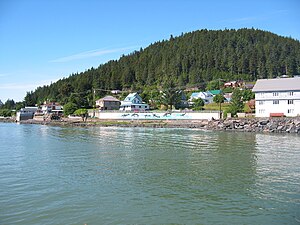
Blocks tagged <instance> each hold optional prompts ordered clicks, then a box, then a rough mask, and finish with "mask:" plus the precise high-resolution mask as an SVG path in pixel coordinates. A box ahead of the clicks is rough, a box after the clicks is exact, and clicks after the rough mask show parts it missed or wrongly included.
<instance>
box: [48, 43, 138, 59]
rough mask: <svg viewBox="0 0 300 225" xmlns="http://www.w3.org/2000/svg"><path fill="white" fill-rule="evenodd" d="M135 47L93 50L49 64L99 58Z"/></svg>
mask: <svg viewBox="0 0 300 225" xmlns="http://www.w3.org/2000/svg"><path fill="white" fill-rule="evenodd" d="M136 47H137V46H131V47H126V48H115V49H107V50H103V49H102V50H101V49H95V50H91V51H86V52H81V53H78V54H74V55H70V56H65V57H62V58H57V59H53V60H50V61H49V62H52V63H59V62H70V61H74V60H79V59H86V58H91V57H96V56H100V55H106V54H110V53H115V52H123V51H126V50H129V49H134V48H136Z"/></svg>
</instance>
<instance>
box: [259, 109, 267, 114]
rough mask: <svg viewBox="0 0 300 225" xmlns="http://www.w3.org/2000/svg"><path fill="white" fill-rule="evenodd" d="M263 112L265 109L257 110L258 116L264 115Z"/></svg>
mask: <svg viewBox="0 0 300 225" xmlns="http://www.w3.org/2000/svg"><path fill="white" fill-rule="evenodd" d="M265 111H266V110H265V109H259V110H258V113H259V114H263V113H265Z"/></svg>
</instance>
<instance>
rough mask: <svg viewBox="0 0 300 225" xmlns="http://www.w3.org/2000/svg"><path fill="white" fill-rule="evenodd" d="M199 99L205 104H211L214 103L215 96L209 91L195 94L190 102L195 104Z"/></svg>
mask: <svg viewBox="0 0 300 225" xmlns="http://www.w3.org/2000/svg"><path fill="white" fill-rule="evenodd" d="M199 98H201V99H202V100H203V101H204V104H209V103H212V102H213V98H214V96H213V95H212V94H211V93H210V92H208V91H206V92H204V91H201V92H194V93H192V95H191V97H190V102H193V100H194V99H199Z"/></svg>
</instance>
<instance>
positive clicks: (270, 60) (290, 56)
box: [25, 29, 300, 106]
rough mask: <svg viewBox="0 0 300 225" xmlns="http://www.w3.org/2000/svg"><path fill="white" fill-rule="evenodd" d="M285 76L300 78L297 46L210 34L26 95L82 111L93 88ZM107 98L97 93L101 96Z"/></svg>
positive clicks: (249, 32) (263, 35) (249, 33)
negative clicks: (77, 104) (74, 102)
mask: <svg viewBox="0 0 300 225" xmlns="http://www.w3.org/2000/svg"><path fill="white" fill-rule="evenodd" d="M283 74H287V75H293V74H300V42H299V41H298V40H294V39H292V38H287V37H281V36H278V35H276V34H273V33H270V32H266V31H262V30H256V29H239V30H233V29H231V30H227V29H226V30H206V29H205V30H199V31H194V32H189V33H186V34H182V35H180V36H178V37H173V36H172V35H171V37H170V39H169V40H162V41H158V42H156V43H153V44H151V45H150V46H148V47H147V48H145V49H140V51H135V52H132V53H131V54H129V55H127V56H122V57H120V59H119V60H112V61H109V62H107V63H105V64H102V65H100V66H99V67H98V68H91V69H88V70H87V71H85V72H82V73H78V74H72V75H70V76H69V77H68V78H63V79H61V80H59V81H57V82H55V83H53V84H51V85H49V86H43V87H38V88H37V89H36V90H35V91H33V92H28V93H27V95H26V97H25V102H26V104H27V105H33V104H35V103H40V102H43V101H44V100H46V99H48V100H53V101H59V102H61V103H63V104H64V103H66V102H67V101H69V100H70V98H76V97H77V98H80V99H82V101H83V102H82V104H83V105H85V106H91V105H92V99H93V93H92V89H93V88H96V89H105V90H111V89H120V90H124V89H127V90H128V89H130V90H133V91H136V90H143V89H145V88H149V87H150V86H152V87H159V86H161V84H162V83H163V82H164V81H165V80H173V81H174V82H176V84H177V85H178V86H180V87H191V86H200V87H203V86H205V85H206V83H207V82H208V81H211V80H214V79H218V78H222V79H225V80H241V79H242V80H247V81H255V80H256V79H259V78H273V77H277V76H279V75H283ZM72 93H80V94H77V96H76V95H75V94H72ZM104 94H106V93H105V92H101V91H97V95H98V96H101V95H104ZM78 95H79V96H78Z"/></svg>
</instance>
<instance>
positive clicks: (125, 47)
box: [0, 0, 300, 103]
mask: <svg viewBox="0 0 300 225" xmlns="http://www.w3.org/2000/svg"><path fill="white" fill-rule="evenodd" d="M299 12H300V1H299V0H263V1H262V0H251V1H250V0H248V1H242V0H227V1H224V0H223V1H222V0H209V1H206V0H109V1H104V0H85V1H82V0H72V1H71V0H0V100H2V102H3V103H4V102H5V101H6V100H7V99H14V100H15V101H23V100H24V97H25V96H26V92H28V91H34V90H35V89H36V88H37V87H38V86H43V85H49V84H51V82H55V81H57V80H59V79H61V78H64V77H68V76H69V75H70V74H72V73H76V72H83V71H85V70H87V69H89V68H91V67H94V68H97V67H98V66H99V65H100V64H104V63H106V62H107V61H109V60H114V59H119V58H120V56H121V55H123V54H124V55H127V54H129V53H131V52H133V51H135V50H139V49H140V48H141V47H142V48H145V47H147V46H148V45H150V44H151V43H154V42H156V41H159V40H163V39H169V38H170V35H173V36H178V35H180V34H181V33H185V32H190V31H195V30H199V29H209V30H223V29H225V28H227V29H239V28H252V27H253V28H256V29H261V30H266V31H270V32H272V33H275V34H278V35H281V36H286V37H291V38H294V39H297V40H300V13H299Z"/></svg>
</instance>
